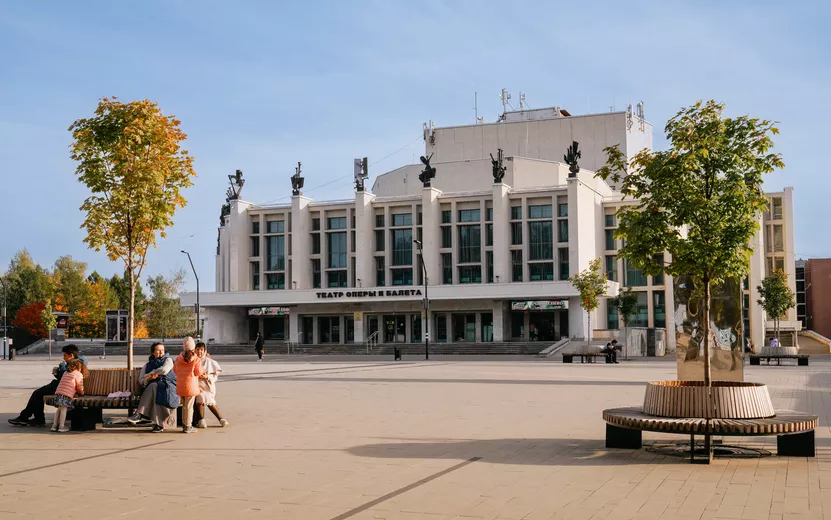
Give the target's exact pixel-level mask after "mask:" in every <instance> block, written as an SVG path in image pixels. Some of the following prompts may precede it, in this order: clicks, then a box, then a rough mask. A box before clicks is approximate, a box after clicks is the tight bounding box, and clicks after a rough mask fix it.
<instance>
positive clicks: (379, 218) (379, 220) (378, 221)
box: [375, 213, 384, 228]
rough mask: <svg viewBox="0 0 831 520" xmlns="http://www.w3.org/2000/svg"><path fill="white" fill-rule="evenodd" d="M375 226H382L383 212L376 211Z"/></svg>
mask: <svg viewBox="0 0 831 520" xmlns="http://www.w3.org/2000/svg"><path fill="white" fill-rule="evenodd" d="M375 227H379V228H382V227H384V214H383V213H377V214H376V215H375Z"/></svg>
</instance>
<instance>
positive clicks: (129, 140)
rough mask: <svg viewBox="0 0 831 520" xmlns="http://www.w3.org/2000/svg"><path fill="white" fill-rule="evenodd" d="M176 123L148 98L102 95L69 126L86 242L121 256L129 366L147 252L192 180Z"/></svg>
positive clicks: (112, 257) (112, 255)
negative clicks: (84, 193)
mask: <svg viewBox="0 0 831 520" xmlns="http://www.w3.org/2000/svg"><path fill="white" fill-rule="evenodd" d="M179 125H180V121H178V120H177V119H176V118H175V117H173V116H165V115H164V114H162V111H161V109H159V107H158V105H157V104H156V103H153V102H151V101H149V100H146V99H145V100H142V101H132V102H129V103H121V102H120V101H118V100H117V99H116V98H112V99H109V98H103V99H102V100H101V101H100V102H99V103H98V107H97V109H96V110H95V114H94V116H93V117H91V118H86V119H79V120H77V121H75V122H74V123H72V125H71V126H70V127H69V131H70V132H72V138H73V143H72V146H71V154H70V155H71V158H72V159H73V160H75V161H76V162H77V163H78V166H77V169H76V171H75V173H76V175H77V177H78V180H79V181H80V182H81V183H83V184H84V185H86V186H87V187H88V188H89V189H90V191H91V195H90V196H89V197H87V199H86V200H85V201H84V203H83V204H82V205H81V210H82V211H84V212H85V213H86V218H85V219H84V223H83V224H82V227H83V228H84V229H86V232H87V237H86V238H85V239H84V242H85V243H86V244H87V245H88V246H89V247H90V248H92V249H95V250H96V251H100V250H101V249H102V248H103V249H104V250H106V252H107V256H108V257H109V259H110V260H112V261H116V260H119V259H120V260H122V261H123V262H124V266H125V268H126V274H127V279H128V280H127V282H128V285H129V288H130V296H129V307H128V311H129V318H128V321H129V327H128V328H129V331H128V335H127V368H132V367H133V331H134V329H135V296H136V286H137V285H138V283H139V279H140V277H141V272H142V269H143V268H144V266H145V261H146V259H147V252H148V250H149V249H150V248H151V247H155V245H156V238H157V235H158V236H161V237H164V236H166V233H165V230H166V229H167V228H168V227H170V226H172V225H173V215H174V213H175V212H176V209H177V208H181V207H183V206H185V204H186V201H185V199H184V197H182V195H181V193H180V192H181V190H183V189H184V188H187V187H189V186H191V185H192V184H193V181H192V177H194V176H195V175H196V174H195V173H194V171H193V158H192V157H190V156H189V155H188V152H187V150H184V149H182V147H181V143H182V141H184V140H185V139H186V138H187V136H186V135H185V133H184V132H182V130H181V129H180V128H179Z"/></svg>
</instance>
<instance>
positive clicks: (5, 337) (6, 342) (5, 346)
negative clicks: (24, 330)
mask: <svg viewBox="0 0 831 520" xmlns="http://www.w3.org/2000/svg"><path fill="white" fill-rule="evenodd" d="M0 283H1V284H3V359H6V351H7V350H9V329H8V328H6V280H4V279H3V277H2V276H0Z"/></svg>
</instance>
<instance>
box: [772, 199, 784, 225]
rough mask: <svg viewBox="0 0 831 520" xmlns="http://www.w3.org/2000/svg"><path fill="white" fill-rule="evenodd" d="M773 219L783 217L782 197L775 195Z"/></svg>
mask: <svg viewBox="0 0 831 520" xmlns="http://www.w3.org/2000/svg"><path fill="white" fill-rule="evenodd" d="M772 205H773V219H774V220H781V219H782V197H773V204H772Z"/></svg>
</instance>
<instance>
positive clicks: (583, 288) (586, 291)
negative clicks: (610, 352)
mask: <svg viewBox="0 0 831 520" xmlns="http://www.w3.org/2000/svg"><path fill="white" fill-rule="evenodd" d="M568 281H569V282H571V284H572V285H574V288H575V289H577V292H579V293H580V306H581V307H583V309H585V311H586V313H588V315H589V321H588V334H587V335H586V345H587V346H589V345H591V339H592V312H594V311H595V309H597V306H598V305H599V304H600V300H599V298H600V296H602V295H603V294H604V293H605V292H606V287H607V282H606V275H605V274H603V272H602V271H601V269H600V259H599V258H595V259H594V260H592V261H591V262H589V267H588V269H584V270H583V271H580V272H579V273H577V274H575V275H574V276H572V277H571V278H569V279H568Z"/></svg>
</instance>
